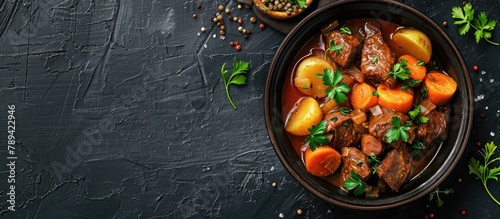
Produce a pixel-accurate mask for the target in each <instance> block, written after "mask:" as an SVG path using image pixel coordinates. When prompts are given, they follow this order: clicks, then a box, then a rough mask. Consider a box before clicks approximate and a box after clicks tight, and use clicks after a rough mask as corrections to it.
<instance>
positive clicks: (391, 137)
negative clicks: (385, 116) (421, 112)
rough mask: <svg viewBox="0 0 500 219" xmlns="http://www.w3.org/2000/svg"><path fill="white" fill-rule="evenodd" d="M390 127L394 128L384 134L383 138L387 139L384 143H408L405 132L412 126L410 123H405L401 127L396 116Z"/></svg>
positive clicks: (399, 120)
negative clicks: (400, 141)
mask: <svg viewBox="0 0 500 219" xmlns="http://www.w3.org/2000/svg"><path fill="white" fill-rule="evenodd" d="M392 125H393V126H394V128H391V129H389V130H387V132H386V133H385V136H386V137H387V140H386V142H387V143H392V142H395V141H399V140H402V141H403V142H408V137H409V134H408V133H407V132H406V131H407V130H410V126H411V125H412V123H411V122H410V121H406V123H405V124H404V125H402V124H401V119H400V118H399V117H397V116H393V117H392Z"/></svg>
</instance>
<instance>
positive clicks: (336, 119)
mask: <svg viewBox="0 0 500 219" xmlns="http://www.w3.org/2000/svg"><path fill="white" fill-rule="evenodd" d="M330 120H331V121H334V122H336V121H338V120H339V118H337V117H336V116H332V118H330Z"/></svg>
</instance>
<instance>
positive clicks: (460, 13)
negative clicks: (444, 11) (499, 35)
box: [451, 3, 499, 46]
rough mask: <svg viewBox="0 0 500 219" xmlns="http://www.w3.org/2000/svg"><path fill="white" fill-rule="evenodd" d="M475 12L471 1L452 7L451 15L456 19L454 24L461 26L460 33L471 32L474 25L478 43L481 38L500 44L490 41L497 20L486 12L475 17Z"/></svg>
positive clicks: (496, 44) (494, 43)
mask: <svg viewBox="0 0 500 219" xmlns="http://www.w3.org/2000/svg"><path fill="white" fill-rule="evenodd" d="M474 12H475V10H474V9H473V8H472V5H471V4H470V3H467V4H466V5H464V6H463V7H453V8H452V9H451V16H452V17H453V18H454V19H455V22H453V24H456V25H459V26H460V27H459V28H458V32H459V33H460V35H465V34H466V33H467V32H469V30H470V27H472V28H474V29H476V31H475V32H474V36H475V38H476V43H479V41H480V40H481V39H484V40H486V41H487V42H488V43H491V44H493V45H495V46H498V45H499V44H498V43H496V42H493V41H490V38H491V31H493V30H494V29H495V26H496V24H497V21H496V20H489V19H488V17H487V16H486V13H484V12H481V13H480V14H479V15H478V16H477V17H476V18H474Z"/></svg>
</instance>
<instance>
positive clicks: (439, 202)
mask: <svg viewBox="0 0 500 219" xmlns="http://www.w3.org/2000/svg"><path fill="white" fill-rule="evenodd" d="M453 192H454V191H453V189H452V188H448V189H445V190H440V189H439V187H437V188H436V189H435V190H434V191H432V192H431V193H429V201H432V200H433V199H434V196H436V203H437V206H438V207H441V206H443V203H444V202H443V200H442V199H441V197H439V194H445V195H449V194H451V193H453Z"/></svg>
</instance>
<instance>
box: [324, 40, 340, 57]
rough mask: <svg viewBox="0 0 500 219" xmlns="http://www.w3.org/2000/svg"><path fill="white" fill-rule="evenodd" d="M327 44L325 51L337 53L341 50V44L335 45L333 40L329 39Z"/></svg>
mask: <svg viewBox="0 0 500 219" xmlns="http://www.w3.org/2000/svg"><path fill="white" fill-rule="evenodd" d="M328 45H329V46H328V49H326V50H327V51H330V52H337V54H339V53H340V50H342V45H335V41H333V40H330V42H329V43H328Z"/></svg>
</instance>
